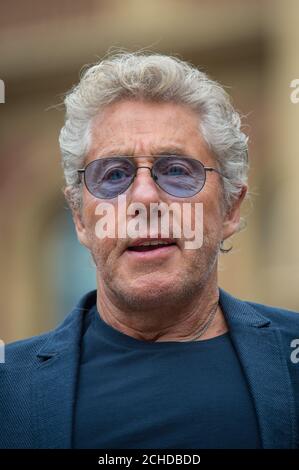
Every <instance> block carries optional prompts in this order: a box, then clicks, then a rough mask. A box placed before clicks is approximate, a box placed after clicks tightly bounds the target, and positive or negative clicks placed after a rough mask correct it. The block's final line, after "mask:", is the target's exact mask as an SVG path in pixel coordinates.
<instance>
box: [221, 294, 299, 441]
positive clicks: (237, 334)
mask: <svg viewBox="0 0 299 470" xmlns="http://www.w3.org/2000/svg"><path fill="white" fill-rule="evenodd" d="M220 305H221V307H222V309H223V312H224V315H225V317H226V319H227V321H228V324H229V327H230V335H231V338H232V341H233V344H234V346H235V348H236V351H237V353H238V355H239V359H240V362H241V364H242V366H243V369H244V373H245V376H246V377H247V381H248V384H249V388H250V391H251V394H252V397H253V401H254V404H255V408H256V413H257V418H258V423H259V427H260V433H261V440H262V446H263V448H279V449H283V448H289V449H290V448H295V447H296V440H297V439H296V418H295V416H296V414H295V403H294V396H293V393H292V384H291V380H290V376H289V372H288V367H287V362H286V361H287V358H286V354H285V351H284V350H283V345H282V341H281V334H280V331H279V330H278V329H276V328H274V327H273V326H271V321H270V320H269V319H267V318H265V317H264V316H263V315H261V314H260V313H259V312H258V311H257V310H256V309H255V308H254V307H252V306H251V305H250V304H248V303H246V302H242V301H240V300H237V299H235V298H234V297H232V296H230V295H229V294H227V293H226V292H224V291H223V290H220Z"/></svg>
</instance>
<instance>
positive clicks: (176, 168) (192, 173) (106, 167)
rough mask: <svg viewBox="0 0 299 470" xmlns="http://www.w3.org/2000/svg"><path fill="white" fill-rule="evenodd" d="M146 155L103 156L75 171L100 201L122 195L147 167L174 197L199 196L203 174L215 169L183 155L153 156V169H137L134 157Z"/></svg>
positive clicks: (158, 182)
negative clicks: (138, 171) (138, 172)
mask: <svg viewBox="0 0 299 470" xmlns="http://www.w3.org/2000/svg"><path fill="white" fill-rule="evenodd" d="M140 157H141V158H144V157H145V156H132V157H131V156H130V157H126V156H116V157H102V158H99V159H97V160H93V161H92V162H90V163H88V165H86V167H85V168H82V169H80V170H78V175H79V178H80V181H81V175H82V174H84V183H85V185H86V188H87V189H88V191H89V192H90V193H91V194H92V195H93V196H95V197H96V198H99V199H112V198H115V197H116V196H118V195H119V194H122V193H124V192H125V191H126V190H127V189H128V188H129V187H130V185H131V184H132V183H133V181H134V179H135V177H136V175H137V170H139V168H148V169H149V170H150V173H151V176H152V178H153V180H154V181H155V183H156V184H157V185H158V186H159V188H161V189H162V190H163V191H165V192H166V193H168V194H170V195H171V196H175V197H182V198H184V197H191V196H194V195H195V194H197V193H199V192H200V191H201V190H202V188H203V187H204V185H205V182H206V172H207V171H215V172H216V173H218V174H219V175H221V176H223V175H222V174H221V172H220V171H219V170H217V169H216V168H211V167H207V166H204V165H203V164H202V163H201V162H200V161H199V160H195V159H194V158H190V157H186V156H183V155H155V160H154V163H153V165H152V167H148V166H138V167H137V166H136V165H135V159H136V158H140Z"/></svg>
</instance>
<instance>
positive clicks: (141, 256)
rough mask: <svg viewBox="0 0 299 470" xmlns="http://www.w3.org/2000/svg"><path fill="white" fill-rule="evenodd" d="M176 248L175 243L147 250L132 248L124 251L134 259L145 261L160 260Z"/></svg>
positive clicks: (171, 253)
mask: <svg viewBox="0 0 299 470" xmlns="http://www.w3.org/2000/svg"><path fill="white" fill-rule="evenodd" d="M176 249H177V245H169V246H164V247H161V248H155V249H154V250H149V251H134V250H126V251H125V253H127V255H128V256H129V257H130V258H131V259H135V260H142V261H147V260H150V261H151V260H155V259H158V260H161V259H163V258H167V257H169V256H171V255H173V253H174V252H175V250H176Z"/></svg>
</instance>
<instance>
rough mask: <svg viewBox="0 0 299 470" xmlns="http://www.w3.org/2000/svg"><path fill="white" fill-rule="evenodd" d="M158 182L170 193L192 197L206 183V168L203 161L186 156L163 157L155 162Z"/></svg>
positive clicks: (155, 174) (154, 169)
mask: <svg viewBox="0 0 299 470" xmlns="http://www.w3.org/2000/svg"><path fill="white" fill-rule="evenodd" d="M153 173H154V176H155V179H156V183H157V184H158V185H159V186H160V188H161V189H163V190H164V191H166V192H167V193H168V194H171V195H172V196H176V197H191V196H194V195H195V194H197V193H198V192H199V191H201V190H202V188H203V186H204V184H205V178H206V174H205V169H204V166H203V164H202V163H201V162H199V161H197V160H193V159H190V158H186V157H161V158H159V160H157V161H156V162H155V165H154V168H153Z"/></svg>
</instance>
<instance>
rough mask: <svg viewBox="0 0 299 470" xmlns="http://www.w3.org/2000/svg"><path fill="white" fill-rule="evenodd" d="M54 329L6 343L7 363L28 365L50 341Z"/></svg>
mask: <svg viewBox="0 0 299 470" xmlns="http://www.w3.org/2000/svg"><path fill="white" fill-rule="evenodd" d="M51 334H53V332H52V331H48V332H46V333H42V334H40V335H37V336H32V337H30V338H26V339H22V340H19V341H14V342H12V343H8V344H6V345H5V364H7V365H9V364H11V365H18V366H22V365H27V364H28V362H30V359H33V358H35V357H36V355H37V354H38V351H39V350H40V349H41V348H42V347H43V345H44V344H46V342H47V341H48V339H49V338H50V336H51Z"/></svg>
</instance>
